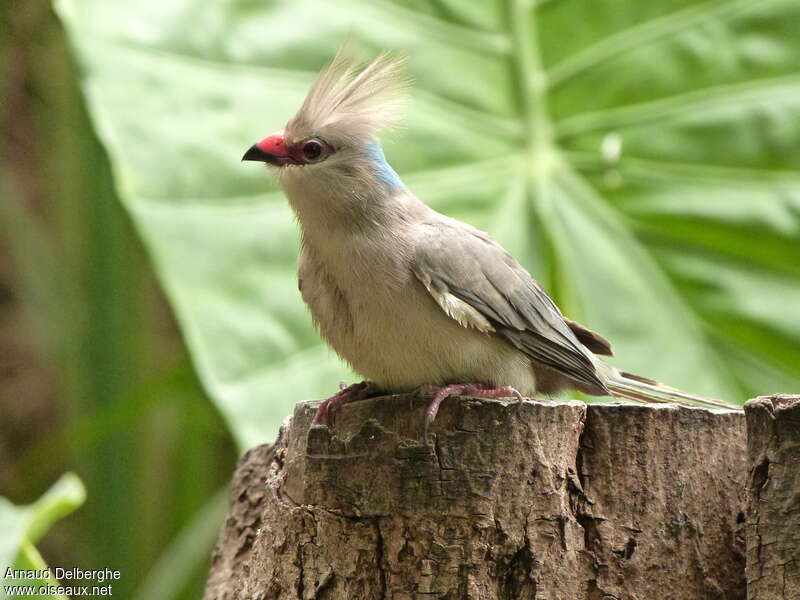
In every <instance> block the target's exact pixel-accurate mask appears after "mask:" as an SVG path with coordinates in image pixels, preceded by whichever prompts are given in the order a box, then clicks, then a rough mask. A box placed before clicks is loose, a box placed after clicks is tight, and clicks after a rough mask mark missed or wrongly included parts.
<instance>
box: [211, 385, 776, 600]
mask: <svg viewBox="0 0 800 600" xmlns="http://www.w3.org/2000/svg"><path fill="white" fill-rule="evenodd" d="M425 404H426V401H424V400H421V399H419V398H416V397H414V396H393V397H381V398H375V399H371V400H365V401H362V402H357V403H353V404H350V405H347V406H345V407H343V408H342V409H341V411H340V413H339V414H338V417H337V420H336V423H335V425H334V426H333V427H332V428H328V427H322V426H315V427H311V418H312V416H313V414H314V410H315V407H316V403H301V404H299V405H298V406H297V408H296V410H295V413H294V416H293V417H292V418H291V419H290V420H288V421H287V423H286V424H285V426H284V427H283V429H282V431H281V433H280V435H279V438H278V440H277V442H276V443H275V444H274V445H270V446H261V447H258V448H255V449H253V450H251V451H250V452H248V453H247V454H245V456H244V457H243V458H242V461H241V462H240V465H239V468H238V470H237V473H236V475H235V478H234V482H233V487H232V492H231V512H230V516H229V518H228V520H227V522H226V524H225V527H224V528H223V531H222V533H221V536H220V540H219V543H218V546H217V548H216V550H215V552H214V556H213V564H212V568H211V574H210V577H209V581H208V585H207V588H206V595H205V597H206V599H208V600H211V599H233V598H236V599H239V598H242V599H244V598H247V599H255V598H301V599H312V598H317V599H329V600H331V599H342V600H344V599H347V600H351V599H359V600H362V599H363V600H371V599H379V598H393V599H412V598H425V599H434V598H448V599H461V598H475V599H481V600H483V599H492V598H498V599H499V598H509V599H511V598H513V599H517V598H519V599H534V598H535V599H539V600H543V599H550V600H555V599H563V600H579V599H587V600H602V599H605V600H613V599H618V600H622V599H664V600H668V599H673V598H674V599H676V600H678V599H680V600H691V599H695V598H696V599H698V600H700V599H702V600H710V599H726V600H732V599H738V598H742V599H743V598H745V596H746V589H745V578H744V570H745V569H744V561H745V558H744V552H745V544H744V510H745V495H744V494H745V482H746V477H747V467H746V449H745V444H744V442H743V440H744V435H745V433H744V428H745V422H744V417H743V415H742V413H740V412H734V411H711V410H706V409H700V408H678V407H675V406H672V405H655V406H649V405H648V406H640V405H631V404H616V403H615V404H594V405H586V404H583V403H581V402H566V403H553V404H549V403H540V402H530V401H529V402H525V403H524V404H523V405H517V404H515V403H509V402H504V401H496V400H480V399H467V398H451V399H449V400H447V401H446V402H445V403H444V405H443V406H442V410H441V412H440V413H439V416H438V417H437V420H436V422H435V423H434V426H433V427H432V429H431V434H432V435H431V443H430V444H429V445H425V444H423V443H422V442H421V438H422V417H423V413H424V407H425ZM765 598H766V597H765Z"/></svg>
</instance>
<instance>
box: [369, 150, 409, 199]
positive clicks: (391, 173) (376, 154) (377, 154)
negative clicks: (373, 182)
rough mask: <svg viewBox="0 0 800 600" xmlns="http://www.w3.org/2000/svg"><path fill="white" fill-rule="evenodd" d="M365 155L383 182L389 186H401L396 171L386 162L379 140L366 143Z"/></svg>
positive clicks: (401, 183)
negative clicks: (370, 160)
mask: <svg viewBox="0 0 800 600" xmlns="http://www.w3.org/2000/svg"><path fill="white" fill-rule="evenodd" d="M366 150H367V156H369V157H370V158H371V159H372V161H373V163H374V165H375V172H376V173H377V175H378V179H380V180H381V181H382V182H383V183H385V184H386V185H388V186H389V187H392V188H395V187H401V186H402V185H403V182H402V181H401V180H400V176H399V175H398V174H397V172H396V171H395V170H394V169H393V168H392V167H391V166H390V165H389V163H388V162H386V155H384V153H383V148H381V145H380V143H379V142H370V143H369V144H367V148H366Z"/></svg>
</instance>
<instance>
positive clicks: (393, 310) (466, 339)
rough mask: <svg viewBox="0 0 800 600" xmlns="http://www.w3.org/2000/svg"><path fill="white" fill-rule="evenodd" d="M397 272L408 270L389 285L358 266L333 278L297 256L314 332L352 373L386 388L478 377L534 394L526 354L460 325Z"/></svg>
mask: <svg viewBox="0 0 800 600" xmlns="http://www.w3.org/2000/svg"><path fill="white" fill-rule="evenodd" d="M403 271H404V272H405V273H407V276H406V277H405V278H404V279H401V280H400V281H397V280H395V281H394V282H393V285H392V286H391V287H388V286H386V285H385V281H384V282H383V283H384V284H383V285H378V284H377V282H376V281H373V280H372V277H370V276H369V275H368V274H364V273H362V274H361V276H360V277H355V278H351V277H349V276H347V275H345V276H342V277H336V274H335V273H331V272H330V271H329V270H327V269H325V268H324V267H323V266H322V265H321V264H314V263H313V262H311V261H308V260H305V261H304V260H302V259H301V266H300V272H299V275H300V280H301V291H302V295H303V299H304V300H305V302H306V304H308V306H309V308H310V309H311V314H312V316H313V317H314V321H315V323H316V324H317V326H318V327H319V330H320V333H321V334H322V335H323V337H324V338H325V339H326V340H327V342H328V343H329V344H330V345H331V347H332V348H333V349H334V350H335V351H336V352H337V353H338V354H339V355H340V356H341V357H342V358H343V359H344V360H346V361H347V362H348V363H349V364H350V365H351V366H352V367H353V369H354V370H355V371H356V372H357V373H359V374H360V375H362V376H363V377H365V378H366V379H369V380H372V381H374V382H375V383H376V384H378V386H380V387H381V388H382V389H385V390H388V391H397V392H403V391H410V390H413V389H416V388H418V387H420V386H421V385H424V384H435V385H444V384H449V383H467V382H480V383H487V384H490V385H492V386H502V385H511V386H513V387H515V388H516V389H517V390H519V391H520V392H521V393H522V394H523V395H532V394H533V393H534V391H535V380H534V372H533V369H532V367H531V364H530V361H529V359H528V358H527V357H525V355H523V354H522V353H521V352H519V351H517V350H516V349H515V348H514V347H513V346H511V345H510V344H509V343H507V342H506V341H504V340H502V339H499V338H497V337H494V336H493V335H492V334H485V333H481V332H479V331H477V330H474V329H467V328H464V327H462V326H461V325H459V324H458V323H457V322H456V321H454V320H453V319H451V318H450V317H448V316H447V315H446V314H445V313H444V312H443V311H442V310H441V308H440V307H439V306H438V305H437V304H436V302H435V301H434V300H433V298H432V297H431V296H430V294H429V293H428V292H427V290H425V288H424V287H423V285H422V284H421V283H420V282H419V281H418V280H417V279H416V277H415V276H414V275H413V273H411V270H410V269H404V270H403ZM395 272H397V271H395ZM342 279H345V281H342Z"/></svg>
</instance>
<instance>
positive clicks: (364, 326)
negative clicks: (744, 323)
mask: <svg viewBox="0 0 800 600" xmlns="http://www.w3.org/2000/svg"><path fill="white" fill-rule="evenodd" d="M406 88H407V80H406V79H405V78H404V76H403V75H402V69H401V63H400V62H399V61H396V60H394V59H392V58H391V57H388V56H386V55H383V56H381V57H379V58H378V59H376V60H375V61H373V62H372V63H370V64H369V65H367V66H366V67H365V68H364V69H363V70H361V71H360V72H359V71H358V70H357V69H356V68H355V67H354V66H353V65H352V64H351V63H350V62H349V61H347V60H346V59H345V58H344V57H343V56H342V55H341V53H340V54H339V55H337V57H336V58H335V59H334V61H333V63H332V64H331V66H330V67H329V68H328V69H327V70H326V71H324V72H323V73H322V74H321V75H320V76H319V78H318V79H317V82H316V83H315V84H314V86H313V87H312V89H311V91H310V92H309V95H308V97H307V98H306V101H305V102H304V104H303V106H302V107H301V109H300V111H299V112H298V114H297V115H296V116H295V117H294V118H293V119H292V120H291V121H290V122H289V123H288V124H287V126H286V128H285V130H284V131H282V132H280V133H279V134H276V135H274V136H270V137H269V138H265V139H264V140H262V142H259V143H258V144H256V145H254V146H253V148H251V149H250V150H249V151H248V153H247V154H246V155H245V158H246V159H248V160H263V161H265V162H267V163H270V164H272V165H276V168H275V171H274V172H275V174H276V175H277V178H278V181H279V182H280V184H281V186H282V187H283V189H284V191H285V192H286V195H287V198H288V200H289V202H290V204H291V205H292V207H293V209H294V211H295V213H296V215H297V219H298V222H299V224H300V227H301V230H302V244H301V253H300V258H299V265H298V272H299V279H300V289H301V293H302V296H303V299H304V301H305V302H306V304H307V305H308V306H309V308H310V310H311V314H312V317H313V319H314V322H315V323H316V325H317V327H318V328H319V331H320V333H321V334H322V336H323V337H324V338H325V340H326V341H327V342H328V343H329V344H330V346H331V347H332V348H333V349H334V350H335V351H336V352H337V353H338V354H339V355H340V356H341V357H342V358H344V359H345V360H346V361H347V362H349V363H350V365H352V367H353V369H354V370H355V371H356V372H358V373H359V374H361V375H363V376H364V377H365V378H367V379H370V380H372V381H374V382H375V383H376V384H377V386H378V387H380V388H381V389H383V390H386V391H389V392H402V391H410V390H413V389H416V388H419V387H420V386H423V385H436V386H445V385H448V384H454V383H468V382H475V383H480V384H485V385H486V386H489V387H493V388H496V387H502V386H512V387H514V388H516V390H519V392H521V393H522V394H524V395H529V396H530V395H534V394H536V393H537V392H538V393H548V394H549V393H554V392H558V391H560V390H561V389H565V388H568V389H577V390H580V391H583V392H585V393H588V394H592V395H608V394H614V395H618V396H622V397H627V398H631V399H634V400H639V401H666V400H679V401H683V400H686V399H689V400H693V401H699V402H707V403H712V404H713V403H714V402H715V401H712V400H709V399H704V398H700V397H697V396H694V395H691V394H686V393H683V392H678V391H677V390H673V389H672V388H667V387H666V386H660V384H657V383H656V382H652V381H650V380H647V379H644V378H639V377H635V376H629V375H627V374H624V373H620V372H619V371H618V370H617V369H615V368H614V367H611V366H610V365H608V364H606V363H604V362H603V361H601V360H600V359H599V358H597V356H595V353H596V354H601V355H610V354H611V347H610V344H609V343H608V341H607V340H605V338H603V337H602V336H600V335H599V334H597V333H594V332H592V331H591V330H589V329H588V328H586V327H584V326H582V325H580V324H578V323H575V322H574V321H570V320H568V319H565V318H564V317H563V316H562V315H561V312H560V311H559V310H558V308H557V307H556V306H555V304H554V303H553V301H552V300H551V299H550V298H549V297H548V296H547V294H546V293H545V292H544V291H543V290H542V288H541V287H540V286H539V285H538V284H537V283H536V281H534V279H533V278H532V277H531V275H530V274H529V273H528V272H527V271H526V270H525V269H524V268H523V267H522V266H521V265H520V264H519V263H518V262H517V261H516V260H515V259H514V258H513V257H512V256H511V255H510V254H508V253H507V252H506V251H505V250H504V249H503V248H502V247H501V246H500V245H499V244H497V243H496V242H495V241H494V240H492V239H491V238H490V237H489V236H488V235H487V234H485V233H483V232H481V231H478V230H477V229H475V228H473V227H471V226H469V225H466V224H464V223H461V222H459V221H456V220H454V219H451V218H448V217H446V216H444V215H441V214H439V213H437V212H436V211H434V210H432V209H431V208H429V207H428V206H426V205H425V204H423V203H422V202H421V201H420V200H419V199H417V198H416V197H415V196H414V195H413V194H412V193H411V192H410V191H409V190H408V189H407V188H406V187H405V186H404V185H403V184H402V182H401V181H400V179H399V177H398V176H397V174H396V173H395V172H394V171H393V170H392V169H391V167H390V166H389V165H388V164H387V163H386V161H385V159H384V157H383V152H382V151H381V149H380V145H379V144H378V142H377V139H376V135H377V133H378V131H379V130H381V129H382V128H384V127H386V126H387V125H391V124H393V123H395V122H396V121H397V111H396V107H397V105H398V103H399V99H400V98H401V97H402V95H403V91H404V90H405V89H406ZM654 390H655V391H654Z"/></svg>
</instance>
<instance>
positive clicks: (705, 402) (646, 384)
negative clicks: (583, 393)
mask: <svg viewBox="0 0 800 600" xmlns="http://www.w3.org/2000/svg"><path fill="white" fill-rule="evenodd" d="M606 387H608V389H609V390H611V394H612V395H613V396H615V397H617V398H625V399H627V400H633V401H634V402H643V403H651V402H676V403H678V404H683V405H684V406H698V405H700V406H711V407H714V408H727V409H733V410H741V409H742V407H741V406H736V405H734V404H729V403H727V402H723V401H722V400H716V399H715V398H706V397H704V396H697V395H695V394H690V393H689V392H684V391H682V390H678V389H676V388H674V387H670V386H668V385H664V384H663V383H659V382H658V381H653V380H652V379H647V378H646V377H640V376H639V375H633V374H632V373H625V372H624V371H617V370H616V369H614V373H613V374H610V376H609V377H608V378H607V380H606Z"/></svg>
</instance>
